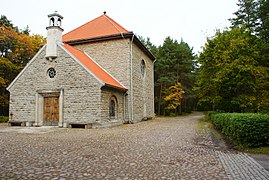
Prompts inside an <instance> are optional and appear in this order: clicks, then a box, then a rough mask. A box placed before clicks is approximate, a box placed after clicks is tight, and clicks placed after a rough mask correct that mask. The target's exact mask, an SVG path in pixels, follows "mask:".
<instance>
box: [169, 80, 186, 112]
mask: <svg viewBox="0 0 269 180" xmlns="http://www.w3.org/2000/svg"><path fill="white" fill-rule="evenodd" d="M164 93H165V95H166V96H165V97H164V101H165V102H167V103H168V105H167V109H171V110H175V109H176V108H177V107H178V106H180V104H181V99H182V98H183V94H184V93H185V92H184V90H183V88H182V85H181V84H180V82H177V83H176V84H175V85H173V86H170V87H169V88H167V89H165V91H164Z"/></svg>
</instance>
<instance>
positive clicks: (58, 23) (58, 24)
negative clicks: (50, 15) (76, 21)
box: [57, 18, 62, 27]
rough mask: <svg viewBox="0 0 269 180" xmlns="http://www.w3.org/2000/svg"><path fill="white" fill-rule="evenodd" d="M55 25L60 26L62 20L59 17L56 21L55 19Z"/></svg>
mask: <svg viewBox="0 0 269 180" xmlns="http://www.w3.org/2000/svg"><path fill="white" fill-rule="evenodd" d="M57 26H60V27H61V26H62V21H61V19H60V18H59V19H58V21H57Z"/></svg>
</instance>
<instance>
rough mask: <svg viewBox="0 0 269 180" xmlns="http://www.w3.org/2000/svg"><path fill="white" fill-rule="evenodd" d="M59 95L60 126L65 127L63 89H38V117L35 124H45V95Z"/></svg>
mask: <svg viewBox="0 0 269 180" xmlns="http://www.w3.org/2000/svg"><path fill="white" fill-rule="evenodd" d="M50 96H59V123H58V126H59V127H63V125H64V118H63V96H64V90H63V89H53V90H38V91H37V92H36V118H35V123H34V126H43V120H44V97H50Z"/></svg>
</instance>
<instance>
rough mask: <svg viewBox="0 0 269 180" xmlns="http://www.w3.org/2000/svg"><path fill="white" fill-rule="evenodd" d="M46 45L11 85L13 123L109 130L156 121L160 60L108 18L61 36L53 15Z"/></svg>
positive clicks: (57, 19)
mask: <svg viewBox="0 0 269 180" xmlns="http://www.w3.org/2000/svg"><path fill="white" fill-rule="evenodd" d="M48 18H49V26H48V27H47V43H46V44H45V45H44V46H43V47H42V48H41V49H40V50H39V52H38V53H37V54H36V55H35V56H34V57H33V59H32V60H31V61H30V62H29V63H28V64H27V65H26V67H25V68H24V69H23V70H22V71H21V72H20V73H19V75H18V76H17V77H16V78H15V79H14V81H13V82H12V83H11V84H10V85H9V86H8V88H7V89H8V91H9V92H10V108H9V111H10V112H9V113H10V123H11V124H20V125H26V126H46V125H52V126H59V127H72V126H78V125H85V127H93V128H94V127H109V126H112V125H118V124H123V123H136V122H139V121H141V120H146V119H151V118H153V117H154V80H153V79H154V75H153V73H154V71H153V63H154V60H155V57H154V56H153V55H152V53H151V52H150V51H149V50H148V49H147V48H146V47H145V46H144V45H143V44H142V43H141V41H140V40H139V39H138V38H137V36H136V35H135V34H134V33H133V32H132V31H128V30H126V29H125V28H123V27H122V26H121V25H119V24H118V23H117V22H115V21H114V20H113V19H112V18H110V17H109V16H108V15H106V13H104V14H103V15H101V16H99V17H97V18H96V19H93V20H92V21H90V22H88V23H86V24H84V25H82V26H80V27H78V28H76V29H74V30H72V31H70V32H68V33H66V34H65V35H62V32H63V29H62V20H63V17H62V16H61V15H59V14H58V13H57V12H55V13H53V14H50V15H48Z"/></svg>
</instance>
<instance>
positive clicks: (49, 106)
mask: <svg viewBox="0 0 269 180" xmlns="http://www.w3.org/2000/svg"><path fill="white" fill-rule="evenodd" d="M58 122H59V97H44V123H43V124H44V125H58Z"/></svg>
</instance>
